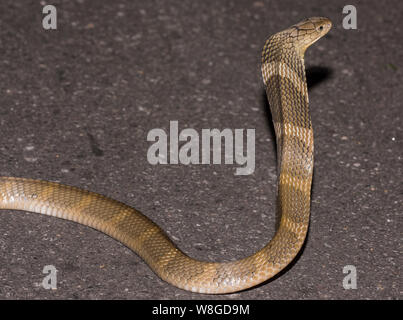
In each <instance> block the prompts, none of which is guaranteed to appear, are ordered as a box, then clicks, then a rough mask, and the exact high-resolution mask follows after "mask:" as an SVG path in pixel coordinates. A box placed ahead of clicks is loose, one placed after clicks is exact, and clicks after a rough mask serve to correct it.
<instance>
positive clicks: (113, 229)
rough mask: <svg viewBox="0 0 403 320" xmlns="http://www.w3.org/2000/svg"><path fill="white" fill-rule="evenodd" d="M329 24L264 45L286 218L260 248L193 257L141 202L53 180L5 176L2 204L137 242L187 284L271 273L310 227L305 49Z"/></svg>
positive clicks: (217, 288)
mask: <svg viewBox="0 0 403 320" xmlns="http://www.w3.org/2000/svg"><path fill="white" fill-rule="evenodd" d="M330 27H331V23H330V21H329V20H328V19H326V18H310V19H307V20H305V21H302V22H300V23H299V24H297V25H295V26H292V27H290V28H288V29H286V30H284V31H282V32H279V33H277V34H275V35H273V36H272V37H270V38H269V39H268V40H267V41H266V44H265V46H264V48H263V52H262V74H263V80H264V83H265V85H266V92H267V97H268V100H269V104H270V109H271V112H272V115H273V122H274V127H275V131H276V140H277V159H278V169H279V179H278V210H279V212H280V214H281V221H280V225H279V228H278V230H277V232H276V234H275V236H274V237H273V239H272V240H271V241H270V242H269V243H268V244H267V245H266V246H265V247H264V248H262V249H261V250H259V251H257V252H256V253H255V254H253V255H251V256H249V257H246V258H244V259H241V260H238V261H230V262H204V261H198V260H194V259H192V258H190V257H188V256H186V255H185V254H184V253H182V252H181V251H180V250H179V249H178V248H176V246H175V245H174V244H173V243H172V242H171V240H170V239H169V238H168V237H167V236H166V235H165V233H164V231H163V230H162V229H161V228H159V227H158V226H157V225H156V224H155V223H154V222H152V221H151V220H150V219H148V218H147V217H146V216H144V215H143V214H141V213H140V212H138V211H137V210H135V209H133V208H131V207H129V206H127V205H125V204H123V203H120V202H118V201H115V200H113V199H110V198H107V197H105V196H102V195H99V194H96V193H92V192H89V191H85V190H82V189H78V188H75V187H70V186H65V185H61V184H58V183H53V182H46V181H38V180H31V179H24V178H10V177H0V209H16V210H27V211H32V212H38V213H42V214H47V215H52V216H55V217H59V218H63V219H68V220H72V221H76V222H78V223H81V224H84V225H87V226H90V227H92V228H95V229H97V230H100V231H102V232H104V233H106V234H108V235H110V236H112V237H114V238H116V239H117V240H119V241H121V242H122V243H124V244H125V245H127V246H128V247H129V248H131V249H132V250H134V251H135V252H136V253H137V254H138V255H139V256H141V257H142V258H143V259H144V260H145V261H146V262H147V264H148V265H149V266H150V268H151V269H152V270H154V272H155V273H156V274H157V275H159V276H160V277H161V278H162V279H164V280H165V281H167V282H169V283H171V284H173V285H175V286H177V287H179V288H183V289H186V290H191V291H195V292H203V293H229V292H234V291H239V290H243V289H246V288H249V287H252V286H254V285H257V284H259V283H261V282H263V281H266V280H267V279H270V278H271V277H272V276H274V275H275V274H276V273H278V272H279V271H280V270H282V269H283V268H284V267H286V266H287V265H288V264H289V263H290V262H291V261H292V260H293V259H294V257H295V256H296V255H297V253H298V251H299V250H300V248H301V246H302V244H303V242H304V240H305V236H306V233H307V230H308V225H309V214H310V190H311V181H312V171H313V131H312V126H311V119H310V115H309V108H308V90H307V86H306V79H305V67H304V58H303V57H304V53H305V50H306V48H307V47H308V46H309V45H311V44H312V43H313V42H315V41H316V40H318V39H319V38H321V37H322V36H323V35H324V34H326V33H327V32H328V31H329V29H330Z"/></svg>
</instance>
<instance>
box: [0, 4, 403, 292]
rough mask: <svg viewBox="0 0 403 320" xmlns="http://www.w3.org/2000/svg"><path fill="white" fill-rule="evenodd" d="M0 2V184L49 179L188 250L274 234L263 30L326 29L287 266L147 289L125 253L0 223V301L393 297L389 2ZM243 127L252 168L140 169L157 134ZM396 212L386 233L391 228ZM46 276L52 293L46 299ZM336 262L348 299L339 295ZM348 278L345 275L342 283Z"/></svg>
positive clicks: (32, 223) (396, 126)
mask: <svg viewBox="0 0 403 320" xmlns="http://www.w3.org/2000/svg"><path fill="white" fill-rule="evenodd" d="M45 4H46V1H14V0H2V1H1V2H0V70H1V72H0V130H1V131H0V133H1V134H0V175H1V176H16V177H29V178H36V179H44V180H51V181H58V182H62V183H64V184H69V185H74V186H78V187H82V188H86V189H89V190H91V191H94V192H98V193H102V194H105V195H107V196H110V197H112V198H114V199H117V200H120V201H123V202H125V203H127V204H129V205H131V206H134V207H135V208H137V209H138V210H140V211H142V212H143V213H144V214H145V215H147V216H148V217H150V218H151V219H152V220H154V221H155V222H156V223H157V224H159V225H160V226H161V227H162V228H163V229H164V230H166V232H167V233H168V235H169V236H170V237H171V238H172V239H173V240H174V242H175V243H176V244H177V245H178V247H179V248H181V249H182V250H183V251H185V252H186V253H187V254H189V255H191V256H192V257H196V258H199V259H203V260H210V261H228V260H232V259H238V258H242V257H245V256H246V255H249V254H251V253H253V252H255V251H256V250H258V249H259V248H261V247H262V246H263V245H265V244H266V243H267V241H268V240H269V239H270V238H271V237H272V236H273V234H274V232H275V225H276V214H275V212H276V209H275V208H276V199H275V193H276V187H275V186H276V153H275V137H274V131H273V126H272V124H271V118H270V112H269V111H268V104H267V102H266V96H265V92H264V87H263V83H262V79H261V74H260V56H261V49H262V47H263V44H264V42H265V40H266V39H267V38H268V37H269V36H270V35H271V34H273V33H275V32H277V31H280V30H283V29H285V28H287V27H289V26H291V25H292V24H294V23H296V22H299V21H300V20H303V19H305V18H307V17H310V16H326V17H329V18H330V19H331V20H332V21H333V24H334V27H333V29H332V30H331V32H330V33H329V34H328V35H327V36H326V37H325V38H323V39H321V40H320V41H318V42H317V43H316V44H315V45H313V46H312V47H311V48H309V49H308V51H307V54H306V57H305V58H306V59H305V62H306V67H307V74H308V82H309V95H310V107H311V113H312V121H313V126H314V135H315V170H314V183H313V190H312V208H311V226H310V229H309V235H308V238H307V241H306V243H305V246H304V248H303V250H302V252H301V254H300V255H299V256H298V258H297V259H296V260H295V261H294V262H293V263H292V264H291V266H290V267H289V268H287V269H286V271H285V272H283V273H281V274H280V276H277V277H275V278H274V279H273V280H271V281H268V282H267V283H265V284H264V285H261V286H258V287H256V288H253V289H251V290H247V291H244V292H241V293H235V294H230V295H219V296H208V295H200V294H196V293H190V292H186V291H183V290H180V289H177V288H175V287H173V286H171V285H169V284H167V283H165V282H164V281H162V280H160V279H159V278H158V277H157V276H156V275H155V274H154V273H153V272H152V271H151V270H150V269H149V267H148V266H147V265H146V264H145V263H144V262H143V261H142V260H141V259H140V258H139V257H138V256H137V255H136V254H135V253H133V252H132V251H131V250H129V249H128V248H126V247H125V246H123V245H121V244H120V243H119V242H117V241H115V240H114V239H112V238H109V237H108V236H105V235H104V234H102V233H100V232H98V231H95V230H93V229H90V228H88V227H85V226H81V225H78V224H76V223H73V222H69V221H64V220H59V219H55V218H52V217H47V216H41V215H38V214H34V213H23V212H16V211H15V212H11V211H1V212H0V250H1V255H0V298H2V299H62V298H67V299H118V298H119V299H206V298H209V299H216V298H219V299H398V298H399V297H401V295H400V294H401V293H400V290H401V288H400V287H399V285H400V284H401V279H400V273H401V272H400V265H401V240H400V236H401V231H402V230H401V214H402V199H403V194H402V189H403V187H402V180H403V179H402V178H403V176H402V160H403V153H402V150H403V144H402V139H403V132H402V128H403V124H402V118H403V111H402V101H403V90H402V89H403V88H402V83H403V65H402V61H403V41H402V40H401V39H402V24H401V22H400V20H399V19H400V18H401V12H402V10H403V2H401V1H355V6H356V9H357V29H344V28H343V24H342V22H343V18H344V17H345V14H343V11H342V10H343V6H344V5H346V4H347V2H345V1H331V2H330V1H329V2H324V1H320V0H317V1H309V2H308V1H283V0H282V1H263V0H256V1H235V0H233V1H179V0H178V1H130V0H126V1H123V0H119V1H99V0H97V1H95V0H93V1H90V0H80V1H79V0H75V1H52V4H53V5H55V7H56V9H57V30H45V29H44V28H43V26H42V19H43V18H44V16H45V15H44V14H43V13H42V7H43V5H45ZM170 121H178V126H179V130H182V129H185V128H193V129H195V130H196V131H197V132H198V133H201V130H202V129H204V128H207V129H213V128H217V129H219V130H223V129H225V128H228V129H230V130H232V132H234V130H235V129H254V130H255V169H254V171H253V172H252V173H251V174H249V175H235V170H236V169H237V168H239V167H241V165H239V164H237V163H234V164H224V163H221V164H210V165H207V164H205V165H201V164H200V165H197V164H193V165H185V164H181V163H180V164H166V165H161V164H159V165H152V164H150V162H149V161H148V159H147V153H148V150H149V148H150V146H151V145H152V142H150V141H147V134H148V133H149V132H150V131H151V130H152V129H154V128H160V129H163V130H165V131H167V132H169V126H170ZM399 219H400V229H399V223H398V222H399ZM47 265H53V266H55V268H56V269H57V270H58V273H57V289H54V290H52V289H45V288H44V287H43V286H42V281H43V279H44V277H45V276H46V274H44V273H42V271H43V268H44V267H45V266H47ZM345 266H353V267H354V268H355V270H356V274H357V278H356V289H345V288H344V286H343V280H344V281H345V282H346V281H347V280H346V279H345V277H346V276H353V274H352V273H351V271H349V273H343V269H344V268H345ZM350 283H351V284H353V283H354V281H352V282H351V281H350Z"/></svg>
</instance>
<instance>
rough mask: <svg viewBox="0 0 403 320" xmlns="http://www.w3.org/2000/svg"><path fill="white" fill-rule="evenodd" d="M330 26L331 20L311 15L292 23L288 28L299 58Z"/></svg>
mask: <svg viewBox="0 0 403 320" xmlns="http://www.w3.org/2000/svg"><path fill="white" fill-rule="evenodd" d="M331 28H332V22H331V21H330V20H329V19H328V18H324V17H312V18H308V19H306V20H304V21H301V22H299V23H297V24H295V25H293V26H292V27H291V28H290V29H288V32H289V35H290V37H291V38H292V39H293V40H292V41H293V43H294V46H295V48H296V49H297V51H298V53H299V55H300V56H301V58H303V57H304V54H305V51H306V49H308V47H309V46H310V45H311V44H313V43H314V42H316V41H318V40H319V39H320V38H322V37H323V36H324V35H325V34H326V33H328V32H329V30H330V29H331Z"/></svg>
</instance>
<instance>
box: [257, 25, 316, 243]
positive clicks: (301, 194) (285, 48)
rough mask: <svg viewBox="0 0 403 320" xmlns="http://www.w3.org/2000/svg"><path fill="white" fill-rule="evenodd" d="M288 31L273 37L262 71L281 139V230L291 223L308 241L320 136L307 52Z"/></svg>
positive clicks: (270, 39)
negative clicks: (289, 38)
mask: <svg viewBox="0 0 403 320" xmlns="http://www.w3.org/2000/svg"><path fill="white" fill-rule="evenodd" d="M287 36H288V35H287V34H282V33H279V34H276V35H274V36H272V37H271V38H269V39H268V40H267V42H266V44H265V47H264V49H263V53H262V75H263V79H264V83H265V85H266V93H267V98H268V101H269V104H270V109H271V113H272V120H273V123H274V129H275V133H276V142H277V164H278V176H279V177H278V210H279V213H280V214H281V220H280V226H279V230H278V233H280V234H281V232H283V231H284V230H285V232H286V231H287V230H289V229H291V230H293V232H294V233H296V234H298V235H299V239H298V242H299V243H300V244H301V245H302V243H301V242H303V241H304V239H305V235H306V232H307V228H308V225H309V214H310V191H311V184H312V173H313V148H314V142H313V130H312V124H311V118H310V112H309V99H308V88H307V83H306V75H305V66H304V57H303V55H302V56H301V54H300V50H298V48H295V46H293V45H292V44H288V43H287ZM296 231H301V232H296Z"/></svg>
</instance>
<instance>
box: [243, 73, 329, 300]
mask: <svg viewBox="0 0 403 320" xmlns="http://www.w3.org/2000/svg"><path fill="white" fill-rule="evenodd" d="M332 73H333V71H332V69H329V68H326V67H320V66H312V67H308V68H307V69H306V82H307V86H308V91H311V90H313V89H314V88H315V86H316V85H318V84H319V83H321V82H323V81H325V80H327V79H329V78H330V77H331V75H332ZM261 106H262V108H263V110H264V112H265V119H266V121H267V126H268V128H269V131H270V135H271V139H272V141H276V135H275V131H274V126H273V121H272V116H271V112H270V105H269V102H268V101H267V95H266V91H265V90H264V89H263V90H262V96H261ZM273 152H274V153H275V154H276V159H277V149H276V145H275V143H274V144H273ZM314 177H315V169H314V173H313V179H312V188H311V195H313V194H314V190H315V188H314V184H315V179H314ZM311 201H312V196H311ZM276 208H278V206H276ZM280 220H281V214H280V212H279V211H278V210H277V209H276V225H275V228H276V231H277V230H278V228H279V226H280ZM309 229H310V226H308V231H307V236H306V238H305V241H304V243H303V245H302V247H301V250H300V251H299V252H298V254H297V255H296V256H295V258H294V259H293V260H292V261H291V263H290V264H288V265H287V266H286V267H285V268H284V269H283V270H281V271H280V272H279V273H278V274H276V275H275V276H274V277H272V278H270V279H268V280H266V281H264V282H262V283H261V284H258V285H257V286H254V287H252V288H248V289H245V290H242V291H248V290H252V289H253V288H258V287H261V286H264V285H266V284H267V283H269V282H272V281H274V280H276V279H277V278H279V277H281V276H282V275H283V274H284V273H286V272H288V270H290V269H291V268H292V267H293V266H294V265H295V264H296V263H297V262H298V260H299V259H300V257H301V255H302V253H303V252H304V250H305V247H306V243H307V239H308V235H309ZM242 291H241V292H242Z"/></svg>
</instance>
